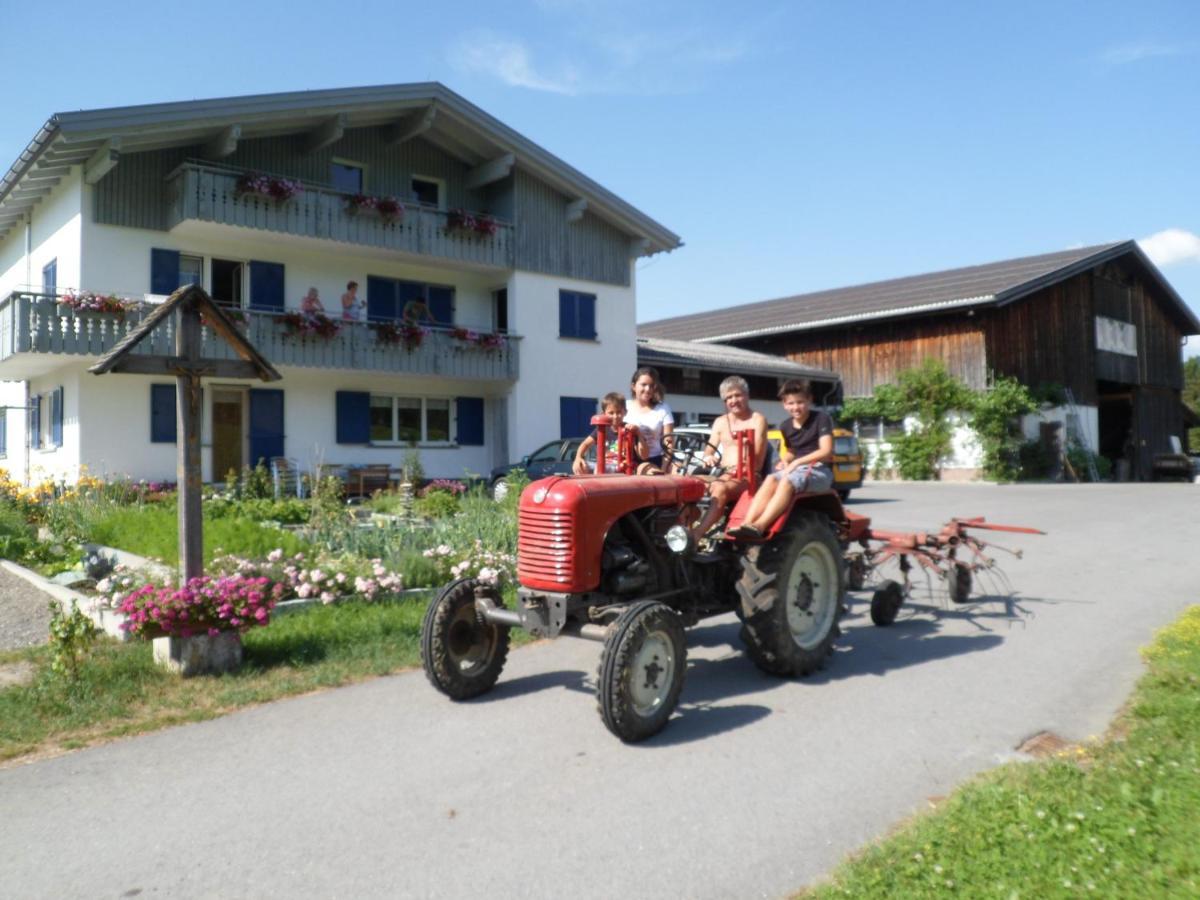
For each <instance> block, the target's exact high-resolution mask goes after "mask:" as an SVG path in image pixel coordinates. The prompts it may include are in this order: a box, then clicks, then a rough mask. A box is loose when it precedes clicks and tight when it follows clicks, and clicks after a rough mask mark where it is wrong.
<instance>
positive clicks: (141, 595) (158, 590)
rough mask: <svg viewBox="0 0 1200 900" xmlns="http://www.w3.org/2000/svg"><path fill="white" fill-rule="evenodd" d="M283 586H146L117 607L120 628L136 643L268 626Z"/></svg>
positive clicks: (222, 579) (219, 581) (247, 581)
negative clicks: (120, 615)
mask: <svg viewBox="0 0 1200 900" xmlns="http://www.w3.org/2000/svg"><path fill="white" fill-rule="evenodd" d="M285 590H286V588H285V586H284V585H282V584H279V583H276V582H272V581H271V579H269V578H262V577H260V578H248V577H245V576H243V575H224V576H218V577H212V576H209V575H201V576H199V577H196V578H192V579H190V580H189V581H188V582H187V584H185V585H183V587H178V588H176V587H170V586H167V587H159V586H157V585H153V584H145V585H142V586H141V587H139V588H137V589H136V590H134V591H133V592H131V593H129V594H127V595H125V597H124V598H122V599H121V601H120V603H119V604H118V605H117V611H118V612H121V613H124V615H125V621H124V622H122V623H121V628H122V629H123V630H124V631H126V632H128V633H129V634H131V635H133V636H134V637H156V636H158V635H160V634H163V635H171V636H177V637H192V636H193V635H198V634H209V635H214V634H219V633H220V632H221V631H244V630H246V629H247V628H249V627H251V626H253V625H266V624H267V623H268V622H269V621H270V620H271V610H272V609H273V608H274V607H275V604H276V603H277V602H278V601H279V599H280V598H281V597H282V596H283V594H284V591H285Z"/></svg>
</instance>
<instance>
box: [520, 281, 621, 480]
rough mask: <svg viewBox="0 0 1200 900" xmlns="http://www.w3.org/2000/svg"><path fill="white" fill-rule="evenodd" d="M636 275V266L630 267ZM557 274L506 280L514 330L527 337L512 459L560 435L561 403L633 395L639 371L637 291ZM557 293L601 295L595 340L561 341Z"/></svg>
mask: <svg viewBox="0 0 1200 900" xmlns="http://www.w3.org/2000/svg"><path fill="white" fill-rule="evenodd" d="M631 268H632V267H631ZM632 280H633V275H632V273H631V275H630V281H631V285H630V286H629V287H620V286H617V285H611V284H599V283H596V282H590V281H579V280H575V279H569V278H558V277H556V276H552V275H537V274H534V273H531V272H516V273H514V274H513V275H512V277H511V278H510V279H509V291H508V298H509V299H508V306H509V311H508V316H509V327H510V328H511V329H512V330H513V331H515V332H516V333H517V334H521V335H523V336H524V340H523V342H522V344H521V378H520V381H519V382H518V383H517V386H516V388H515V390H514V392H513V397H512V399H510V401H509V405H508V417H509V431H508V434H509V440H508V446H509V451H510V453H511V454H512V456H513V457H514V458H516V457H520V456H521V455H522V454H525V453H529V452H530V451H532V450H535V449H536V448H537V447H538V446H539V445H541V444H543V443H545V442H546V441H550V440H554V439H555V438H558V437H559V436H560V420H559V398H560V397H596V398H599V397H601V396H603V395H604V394H606V393H608V392H609V391H621V392H623V393H628V391H629V379H630V376H631V375H633V371H634V369H635V368H637V349H636V348H637V325H636V313H635V294H636V290H635V287H634V286H633V284H632ZM559 290H573V291H585V292H587V293H592V294H595V295H596V334H597V337H596V340H594V341H588V340H579V339H577V338H561V337H559V336H558V330H559V321H558V292H559Z"/></svg>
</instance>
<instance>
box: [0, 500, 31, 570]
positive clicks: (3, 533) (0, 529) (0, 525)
mask: <svg viewBox="0 0 1200 900" xmlns="http://www.w3.org/2000/svg"><path fill="white" fill-rule="evenodd" d="M36 543H37V536H36V534H35V532H34V530H33V526H31V525H30V524H29V523H28V522H26V521H25V516H24V514H23V513H21V511H20V510H18V509H16V508H15V507H13V506H10V505H9V504H7V503H0V557H3V558H4V559H11V560H13V561H14V562H20V561H21V560H22V559H25V558H26V557H27V556H28V555H29V554H30V552H31V551H32V550H33V548H34V546H35V545H36Z"/></svg>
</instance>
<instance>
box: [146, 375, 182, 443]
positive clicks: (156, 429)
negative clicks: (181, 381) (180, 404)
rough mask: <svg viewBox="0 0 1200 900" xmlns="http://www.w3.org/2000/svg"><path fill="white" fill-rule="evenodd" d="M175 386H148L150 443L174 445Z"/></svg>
mask: <svg viewBox="0 0 1200 900" xmlns="http://www.w3.org/2000/svg"><path fill="white" fill-rule="evenodd" d="M175 426H176V415H175V385H173V384H152V385H150V443H152V444H173V443H175Z"/></svg>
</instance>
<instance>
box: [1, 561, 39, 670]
mask: <svg viewBox="0 0 1200 900" xmlns="http://www.w3.org/2000/svg"><path fill="white" fill-rule="evenodd" d="M49 603H50V595H49V594H47V593H46V592H45V591H41V590H38V589H37V588H36V587H34V586H33V585H32V584H30V583H29V582H28V581H26V580H25V579H23V578H18V577H17V576H16V575H14V574H12V573H11V572H9V571H8V570H6V569H3V568H0V650H16V649H19V648H21V647H32V646H34V645H35V644H44V643H45V642H46V640H47V639H48V636H49V627H50V610H49Z"/></svg>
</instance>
